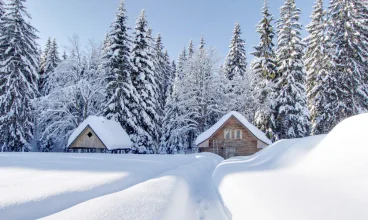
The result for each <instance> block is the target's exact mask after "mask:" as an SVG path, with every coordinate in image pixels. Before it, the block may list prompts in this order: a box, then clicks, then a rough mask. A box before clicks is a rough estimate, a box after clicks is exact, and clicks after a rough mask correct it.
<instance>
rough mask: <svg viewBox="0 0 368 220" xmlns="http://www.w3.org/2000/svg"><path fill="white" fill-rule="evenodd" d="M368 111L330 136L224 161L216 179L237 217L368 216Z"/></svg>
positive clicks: (287, 219) (326, 218) (333, 219)
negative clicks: (367, 134)
mask: <svg viewBox="0 0 368 220" xmlns="http://www.w3.org/2000/svg"><path fill="white" fill-rule="evenodd" d="M367 132H368V114H363V115H359V116H355V117H352V118H349V119H347V120H345V121H344V122H342V123H340V124H339V125H338V126H337V127H336V128H335V129H334V130H333V131H332V132H331V133H330V134H328V135H327V136H314V137H309V138H303V139H294V140H283V141H280V142H277V143H275V144H274V145H271V146H269V147H268V148H266V149H264V150H262V151H261V152H259V153H257V154H255V155H253V156H251V157H239V158H234V159H231V160H228V161H224V162H223V163H222V164H220V165H219V166H218V168H217V169H216V171H215V172H214V175H213V179H214V182H215V185H216V187H217V189H218V191H219V194H220V197H221V200H222V203H223V205H224V206H225V209H226V213H227V215H228V217H229V218H231V219H235V220H236V219H245V218H247V219H256V220H257V219H267V220H268V219H283V220H295V219H298V220H303V219H305V220H307V219H308V220H309V219H314V220H319V219H321V220H329V219H331V220H336V219H337V220H338V219H362V220H363V219H368V209H367V205H368V169H367V168H368V142H367V140H366V133H367Z"/></svg>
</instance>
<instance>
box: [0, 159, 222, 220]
mask: <svg viewBox="0 0 368 220" xmlns="http://www.w3.org/2000/svg"><path fill="white" fill-rule="evenodd" d="M221 161H222V158H220V157H219V156H217V155H214V154H194V155H188V156H180V155H178V156H174V155H168V156H164V155H163V156H159V155H111V154H62V153H60V154H53V153H44V154H43V153H24V154H22V153H1V154H0V195H1V196H0V219H36V218H43V217H44V218H46V219H173V216H175V215H176V214H177V213H180V215H179V216H177V218H175V219H200V218H202V217H206V216H207V217H209V218H210V219H223V218H224V213H223V212H222V208H221V206H220V203H219V202H218V200H217V196H216V192H215V188H214V187H213V185H212V184H211V174H212V172H213V170H214V168H215V167H216V165H217V164H218V163H220V162H221ZM204 186H205V187H204ZM219 213H220V214H219ZM212 214H214V215H216V217H214V218H212V217H211V215H212Z"/></svg>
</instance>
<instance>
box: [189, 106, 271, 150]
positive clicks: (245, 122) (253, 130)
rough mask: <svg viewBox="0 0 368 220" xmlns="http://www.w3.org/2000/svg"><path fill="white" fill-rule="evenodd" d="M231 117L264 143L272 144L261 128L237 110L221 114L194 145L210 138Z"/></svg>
mask: <svg viewBox="0 0 368 220" xmlns="http://www.w3.org/2000/svg"><path fill="white" fill-rule="evenodd" d="M231 117H235V118H236V119H237V120H238V121H239V122H240V123H241V124H242V125H243V126H244V127H246V128H247V129H248V130H249V131H250V132H251V133H252V134H253V135H254V136H255V137H256V138H257V139H258V140H260V141H262V142H264V143H265V144H272V141H271V140H270V139H268V138H267V137H266V135H265V133H263V132H262V131H261V130H259V129H258V128H257V127H256V126H254V125H252V124H251V123H250V122H248V120H247V119H246V118H245V117H244V116H243V115H241V114H240V113H239V112H235V111H232V112H229V113H228V114H226V115H225V116H223V117H222V118H221V119H220V120H219V121H218V122H217V123H216V124H214V125H213V126H212V127H210V128H209V129H208V130H207V131H205V132H203V133H202V134H200V135H199V136H198V137H197V139H196V145H197V146H198V145H200V144H201V143H203V142H205V141H206V140H208V139H210V138H211V137H212V136H213V135H214V134H215V133H216V132H217V131H218V130H219V129H220V128H221V127H222V126H223V125H224V124H225V123H226V122H227V121H228V120H229V119H230V118H231Z"/></svg>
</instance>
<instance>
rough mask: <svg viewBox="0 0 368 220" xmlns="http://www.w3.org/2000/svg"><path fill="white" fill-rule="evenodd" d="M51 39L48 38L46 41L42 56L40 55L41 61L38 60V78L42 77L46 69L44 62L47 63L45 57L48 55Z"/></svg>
mask: <svg viewBox="0 0 368 220" xmlns="http://www.w3.org/2000/svg"><path fill="white" fill-rule="evenodd" d="M51 44H52V42H51V37H49V38H48V39H47V42H46V45H45V49H44V50H43V52H42V54H41V59H40V76H42V75H43V74H44V73H45V68H46V62H47V56H48V54H49V51H50V48H51Z"/></svg>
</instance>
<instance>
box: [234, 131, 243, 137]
mask: <svg viewBox="0 0 368 220" xmlns="http://www.w3.org/2000/svg"><path fill="white" fill-rule="evenodd" d="M235 139H243V132H242V131H241V130H235Z"/></svg>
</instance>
